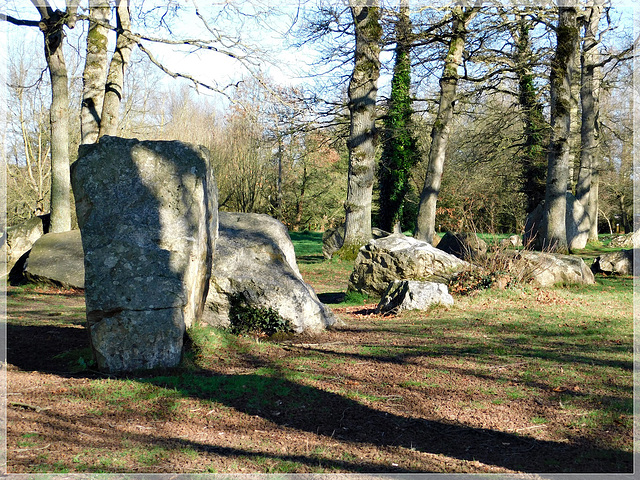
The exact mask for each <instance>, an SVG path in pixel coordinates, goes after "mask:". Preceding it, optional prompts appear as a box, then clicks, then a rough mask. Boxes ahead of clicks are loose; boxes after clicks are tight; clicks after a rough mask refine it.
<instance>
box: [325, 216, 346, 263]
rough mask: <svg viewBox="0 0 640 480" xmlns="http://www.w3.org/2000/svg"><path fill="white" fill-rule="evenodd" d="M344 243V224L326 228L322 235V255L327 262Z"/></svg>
mask: <svg viewBox="0 0 640 480" xmlns="http://www.w3.org/2000/svg"><path fill="white" fill-rule="evenodd" d="M343 241H344V223H343V224H342V225H338V226H337V227H333V228H328V229H326V230H325V231H324V233H323V234H322V255H323V256H324V258H326V259H327V260H328V259H330V258H332V257H333V254H334V253H336V252H337V251H338V250H340V247H342V243H343Z"/></svg>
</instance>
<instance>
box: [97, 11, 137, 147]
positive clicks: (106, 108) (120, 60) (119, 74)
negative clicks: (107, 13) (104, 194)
mask: <svg viewBox="0 0 640 480" xmlns="http://www.w3.org/2000/svg"><path fill="white" fill-rule="evenodd" d="M116 22H117V29H118V37H117V40H116V49H115V52H114V53H113V57H111V63H110V64H109V73H108V74H107V83H106V87H105V92H104V104H103V107H102V115H101V123H100V133H99V136H100V137H102V136H104V135H117V134H118V123H119V120H120V103H121V101H122V97H123V95H124V73H125V70H126V68H127V65H128V64H129V59H130V58H131V50H132V49H133V47H134V45H136V40H135V39H134V38H133V36H132V33H131V20H130V17H129V2H128V0H118V1H117V2H116Z"/></svg>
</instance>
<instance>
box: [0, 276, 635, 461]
mask: <svg viewBox="0 0 640 480" xmlns="http://www.w3.org/2000/svg"><path fill="white" fill-rule="evenodd" d="M8 295H9V297H10V298H11V297H12V295H14V296H15V297H20V300H25V299H26V300H25V301H23V302H22V303H20V302H18V303H16V304H15V306H10V308H9V312H8V318H9V322H8V323H9V324H8V369H7V370H8V371H7V377H8V399H7V403H8V408H7V422H8V454H7V456H8V470H9V472H13V473H25V472H107V473H112V472H113V473H115V472H145V473H161V472H176V473H180V472H200V473H206V472H239V473H253V472H266V473H270V472H271V473H272V472H295V473H306V472H321V473H326V472H346V473H349V472H393V473H416V472H457V473H461V472H474V473H480V472H485V473H499V472H572V473H580V472H589V473H593V472H629V471H631V469H632V460H633V459H632V454H631V453H630V452H629V451H628V449H626V450H625V449H624V448H620V447H619V445H621V444H624V445H631V444H632V437H631V436H632V431H631V429H630V428H629V419H628V418H621V419H620V421H619V423H616V421H611V422H610V423H609V424H608V426H607V427H606V429H588V428H586V427H584V425H581V424H580V423H579V422H576V421H575V420H576V418H582V417H581V415H584V409H585V408H586V405H587V404H586V403H585V404H584V405H582V404H580V396H581V395H583V394H584V393H585V392H584V387H581V386H579V385H577V384H571V383H567V384H565V385H562V386H561V387H553V388H552V387H549V386H547V385H529V386H527V387H526V388H525V387H522V379H521V378H519V377H518V371H519V370H520V367H521V365H522V363H523V362H526V361H527V359H526V358H521V359H517V358H516V359H515V360H513V361H509V362H505V363H504V364H499V363H497V362H496V363H493V364H491V365H481V364H479V363H478V361H477V360H476V359H475V358H474V356H473V355H469V354H467V355H460V356H458V360H457V361H456V362H454V363H451V362H449V363H447V364H445V363H444V360H442V358H439V357H437V356H435V355H432V356H429V355H410V354H407V352H410V351H411V349H412V348H413V347H416V348H418V347H422V346H423V345H424V339H423V338H419V337H415V336H412V335H408V334H406V331H408V330H406V329H409V328H410V327H411V326H412V325H413V324H414V323H415V320H411V319H407V320H406V322H405V323H403V322H399V323H397V324H392V323H391V320H389V319H386V318H383V317H378V316H376V315H375V314H373V310H372V306H368V307H367V306H365V307H362V306H360V307H343V308H338V309H336V313H337V314H338V315H339V316H340V317H341V318H342V319H343V320H345V325H344V326H341V327H339V328H336V329H334V330H332V331H330V332H327V333H326V334H324V335H322V336H321V337H318V338H305V339H300V338H297V339H295V340H287V341H283V342H280V343H278V344H274V345H270V344H267V345H266V346H262V345H261V346H260V348H254V347H252V346H251V345H252V344H251V342H253V341H254V340H252V339H245V340H242V339H241V340H239V343H238V348H237V349H236V350H235V351H237V352H238V353H237V355H236V356H235V357H233V358H228V357H227V358H222V357H221V358H215V356H214V357H213V358H210V359H209V360H208V363H207V364H206V368H203V369H200V370H197V371H194V372H193V373H190V374H189V375H188V376H183V377H182V379H181V380H180V379H179V380H177V381H175V380H171V379H170V378H168V377H171V374H172V372H168V374H167V375H165V376H164V377H163V376H158V375H156V376H154V377H149V378H145V377H120V378H117V377H109V376H106V375H103V374H100V373H98V372H93V371H91V370H84V371H82V372H78V373H74V372H73V371H72V370H73V369H70V368H69V359H68V358H67V356H65V352H69V351H80V350H81V349H86V348H87V347H88V337H87V332H86V330H85V328H84V322H83V308H84V298H83V295H82V292H74V291H61V290H55V289H40V290H37V291H33V292H32V293H30V294H29V295H30V296H31V297H32V300H33V301H32V302H28V301H27V300H29V295H25V294H24V293H22V292H19V291H17V290H15V289H14V287H8ZM10 305H11V304H10ZM384 322H387V323H386V324H385V323H384ZM412 322H413V323H412ZM381 324H383V325H386V327H385V328H380V325H381ZM445 334H446V332H445ZM243 342H245V343H243ZM240 347H242V348H240ZM245 347H246V348H245ZM376 348H384V349H385V352H386V353H385V354H384V355H379V354H378V353H377V351H376ZM450 348H456V345H455V344H454V343H450ZM394 349H396V350H397V352H398V353H397V355H396V354H394V353H393V352H394ZM389 352H390V353H389ZM284 366H286V367H287V369H289V371H295V372H298V373H299V375H300V377H299V381H294V380H295V379H293V378H292V377H291V375H290V374H288V376H283V375H280V376H279V375H278V374H277V370H278V369H279V368H280V369H282V368H284ZM294 367H295V368H294ZM264 372H269V375H266V376H265V375H264ZM274 372H275V373H274ZM165 377H167V379H166V380H162V378H165ZM497 379H499V382H498V383H496V380H497ZM611 381H612V382H615V379H612V380H611ZM176 382H177V383H176ZM225 388H226V390H227V391H231V390H233V389H236V390H237V392H239V393H237V394H226V393H224V390H225ZM594 388H595V387H594ZM127 389H130V392H131V393H130V395H128V394H127V392H128V391H129V390H127ZM265 389H269V391H270V392H271V393H270V394H269V395H267V394H265V398H266V397H268V399H269V400H268V401H267V400H264V401H263V400H261V398H260V395H261V393H260V392H262V391H263V390H265ZM581 389H582V390H581ZM236 390H233V391H234V392H235V391H236ZM274 391H276V392H282V393H281V394H278V395H280V397H278V396H277V395H276V396H273V395H275V394H274V393H273V392H274ZM162 392H164V394H163V393H162ZM510 392H511V393H510ZM512 393H513V394H512ZM534 393H535V394H534ZM590 393H594V392H593V391H591V392H590ZM596 393H597V392H596ZM292 399H294V400H295V402H292V403H289V402H290V401H291V400H292ZM496 399H501V400H500V401H497V400H496ZM502 399H505V401H502ZM566 399H570V400H571V401H572V402H573V403H572V406H573V408H564V406H563V401H564V402H565V403H566V402H567V400H566ZM585 401H586V400H585ZM287 403H289V404H287ZM583 407H584V408H583ZM584 418H587V417H584ZM595 437H597V438H595ZM617 445H618V446H617Z"/></svg>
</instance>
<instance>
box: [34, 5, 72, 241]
mask: <svg viewBox="0 0 640 480" xmlns="http://www.w3.org/2000/svg"><path fill="white" fill-rule="evenodd" d="M46 8H47V9H48V10H49V12H48V16H47V17H43V18H42V20H41V22H40V29H41V30H42V33H43V34H44V45H45V47H44V50H45V52H44V53H45V58H46V61H47V66H48V67H49V75H50V78H51V111H50V122H51V226H50V228H49V231H50V232H52V233H57V232H66V231H68V230H71V180H70V168H69V86H68V83H67V82H68V77H67V66H66V63H65V61H64V54H63V51H62V43H63V39H64V30H63V28H64V24H65V20H64V14H63V13H62V12H60V11H59V10H57V11H55V12H53V11H51V8H50V7H46Z"/></svg>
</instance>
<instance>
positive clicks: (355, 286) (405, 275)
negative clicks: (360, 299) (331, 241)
mask: <svg viewBox="0 0 640 480" xmlns="http://www.w3.org/2000/svg"><path fill="white" fill-rule="evenodd" d="M468 266H469V264H468V263H467V262H465V261H463V260H461V259H459V258H458V257H456V256H454V255H451V254H448V253H445V252H443V251H442V250H440V249H438V248H436V247H434V246H432V245H430V244H428V243H427V242H422V241H420V240H416V239H415V238H412V237H406V236H404V235H402V234H393V235H389V236H388V237H384V238H380V239H377V240H371V241H370V242H369V243H368V244H367V245H365V246H364V247H362V248H361V249H360V251H359V252H358V256H357V258H356V261H355V266H354V269H353V272H352V273H351V277H350V278H349V286H348V288H349V290H352V291H357V292H361V293H364V294H366V295H371V296H377V297H381V296H382V295H383V294H384V293H385V292H386V291H387V288H388V287H389V284H390V283H391V282H393V281H394V280H419V281H425V280H430V279H432V278H433V277H437V278H442V279H446V277H447V276H449V275H450V274H452V273H454V272H456V271H458V270H460V269H462V268H464V267H468Z"/></svg>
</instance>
